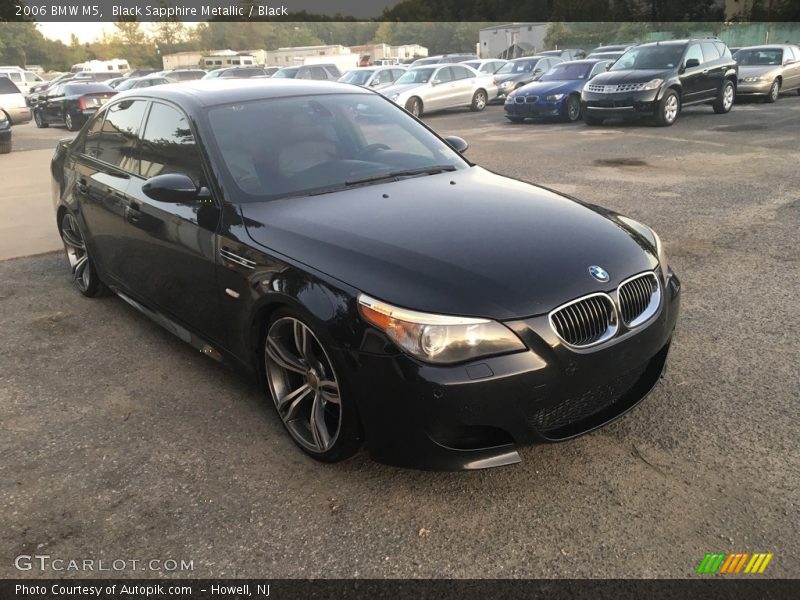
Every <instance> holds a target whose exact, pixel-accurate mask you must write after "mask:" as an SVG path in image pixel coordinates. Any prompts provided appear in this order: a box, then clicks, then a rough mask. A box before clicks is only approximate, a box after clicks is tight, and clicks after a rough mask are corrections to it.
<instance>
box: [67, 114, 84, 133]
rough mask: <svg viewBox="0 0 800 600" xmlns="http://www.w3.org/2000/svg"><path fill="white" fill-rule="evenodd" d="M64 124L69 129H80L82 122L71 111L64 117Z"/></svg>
mask: <svg viewBox="0 0 800 600" xmlns="http://www.w3.org/2000/svg"><path fill="white" fill-rule="evenodd" d="M64 124H65V125H66V126H67V131H78V129H80V128H81V126H80V124H79V123H78V122H77V121H76V120H75V119H74V118H73V117H72V115H71V114H70V113H67V116H66V117H65V118H64Z"/></svg>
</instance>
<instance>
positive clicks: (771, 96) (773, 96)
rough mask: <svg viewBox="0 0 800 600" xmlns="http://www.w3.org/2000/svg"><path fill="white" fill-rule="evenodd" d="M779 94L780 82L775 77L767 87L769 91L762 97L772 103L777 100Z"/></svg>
mask: <svg viewBox="0 0 800 600" xmlns="http://www.w3.org/2000/svg"><path fill="white" fill-rule="evenodd" d="M780 94H781V82H780V81H778V80H777V79H776V80H775V81H773V82H772V85H771V86H770V88H769V92H768V93H767V97H766V98H764V100H765V101H766V102H768V103H769V104H772V103H773V102H777V101H778V96H780Z"/></svg>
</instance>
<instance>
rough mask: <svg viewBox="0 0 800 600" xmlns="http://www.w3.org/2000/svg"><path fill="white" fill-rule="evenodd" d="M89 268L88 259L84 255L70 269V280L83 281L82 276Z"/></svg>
mask: <svg viewBox="0 0 800 600" xmlns="http://www.w3.org/2000/svg"><path fill="white" fill-rule="evenodd" d="M88 267H89V257H88V256H86V255H85V254H84V255H83V256H81V257H80V258H79V259H78V260H77V261H76V262H75V265H74V266H73V267H72V279H73V280H74V281H78V280H84V274H85V271H86V269H87V268H88Z"/></svg>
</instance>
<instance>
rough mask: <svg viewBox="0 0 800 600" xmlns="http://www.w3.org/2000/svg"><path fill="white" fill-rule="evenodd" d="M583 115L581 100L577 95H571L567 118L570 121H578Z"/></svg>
mask: <svg viewBox="0 0 800 600" xmlns="http://www.w3.org/2000/svg"><path fill="white" fill-rule="evenodd" d="M580 116H581V101H580V100H579V99H578V98H576V97H575V96H570V97H569V99H568V100H567V118H568V119H569V120H570V121H577V120H578V119H579V118H580Z"/></svg>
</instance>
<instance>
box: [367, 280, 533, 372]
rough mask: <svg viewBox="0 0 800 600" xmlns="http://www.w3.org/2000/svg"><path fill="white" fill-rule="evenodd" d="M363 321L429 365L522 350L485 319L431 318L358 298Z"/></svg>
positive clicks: (515, 339)
mask: <svg viewBox="0 0 800 600" xmlns="http://www.w3.org/2000/svg"><path fill="white" fill-rule="evenodd" d="M358 308H359V311H360V312H361V315H362V316H363V317H364V319H365V320H366V321H367V322H368V323H370V324H372V325H374V326H375V327H377V328H378V329H380V330H381V331H383V332H384V333H385V334H386V335H387V336H388V337H389V339H391V340H392V341H393V342H394V343H395V344H397V345H398V346H399V347H400V348H401V349H403V350H404V351H405V352H407V353H409V354H410V355H411V356H414V357H416V358H418V359H420V360H422V361H425V362H430V363H440V364H444V363H455V362H460V361H464V360H469V359H472V358H477V357H479V356H487V355H490V354H504V353H507V352H517V351H520V350H524V349H525V344H523V343H522V341H521V340H520V339H519V338H518V337H517V336H516V335H514V333H513V332H512V331H511V330H510V329H508V328H507V327H506V326H505V325H501V324H500V323H498V322H497V321H491V320H489V319H472V318H466V317H452V316H445V315H432V314H428V313H421V312H416V311H413V310H406V309H404V308H398V307H396V306H392V305H391V304H387V303H385V302H381V301H380V300H376V299H375V298H371V297H369V296H367V295H365V294H360V295H359V297H358Z"/></svg>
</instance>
